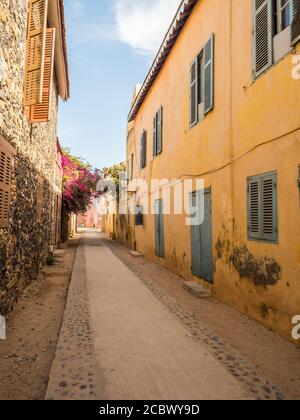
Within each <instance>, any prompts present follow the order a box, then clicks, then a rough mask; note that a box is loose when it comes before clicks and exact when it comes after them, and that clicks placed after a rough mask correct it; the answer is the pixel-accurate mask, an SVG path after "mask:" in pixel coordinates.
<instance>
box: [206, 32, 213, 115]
mask: <svg viewBox="0 0 300 420" xmlns="http://www.w3.org/2000/svg"><path fill="white" fill-rule="evenodd" d="M214 40H215V36H214V34H212V35H211V37H210V39H209V41H208V42H207V44H206V45H205V47H204V113H205V114H207V113H208V112H209V111H211V110H212V109H213V107H214V49H215V47H214V44H215V41H214Z"/></svg>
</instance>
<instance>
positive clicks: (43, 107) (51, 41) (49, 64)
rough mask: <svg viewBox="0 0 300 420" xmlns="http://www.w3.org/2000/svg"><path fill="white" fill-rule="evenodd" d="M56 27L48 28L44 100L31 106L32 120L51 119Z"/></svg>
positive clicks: (46, 120) (42, 120)
mask: <svg viewBox="0 0 300 420" xmlns="http://www.w3.org/2000/svg"><path fill="white" fill-rule="evenodd" d="M54 48H55V28H52V29H47V35H46V47H45V58H44V78H43V95H42V102H41V103H40V104H35V105H32V106H31V113H30V121H31V122H36V123H38V122H39V123H41V122H48V121H49V111H50V94H51V85H52V77H53V66H54Z"/></svg>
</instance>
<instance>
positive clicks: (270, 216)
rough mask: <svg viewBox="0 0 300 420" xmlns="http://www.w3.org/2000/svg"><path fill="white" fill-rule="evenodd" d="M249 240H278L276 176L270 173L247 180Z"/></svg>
mask: <svg viewBox="0 0 300 420" xmlns="http://www.w3.org/2000/svg"><path fill="white" fill-rule="evenodd" d="M248 235H249V239H257V240H264V241H269V242H276V241H277V240H278V194H277V174H276V173H271V174H266V175H260V176H257V177H252V178H250V179H249V180H248Z"/></svg>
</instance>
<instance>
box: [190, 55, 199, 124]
mask: <svg viewBox="0 0 300 420" xmlns="http://www.w3.org/2000/svg"><path fill="white" fill-rule="evenodd" d="M197 122H198V58H196V59H195V60H194V61H193V63H192V64H191V67H190V126H193V125H195V124H196V123H197Z"/></svg>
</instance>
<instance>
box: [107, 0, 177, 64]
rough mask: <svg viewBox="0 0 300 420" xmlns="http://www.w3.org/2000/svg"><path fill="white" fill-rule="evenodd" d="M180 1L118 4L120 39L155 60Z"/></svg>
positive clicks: (129, 0) (121, 0) (121, 1)
mask: <svg viewBox="0 0 300 420" xmlns="http://www.w3.org/2000/svg"><path fill="white" fill-rule="evenodd" d="M179 4H180V0H138V1H136V0H115V20H116V31H117V37H118V39H119V40H120V41H122V42H124V43H126V44H128V45H130V46H131V47H132V48H133V49H134V51H135V52H137V53H138V54H140V55H144V56H154V54H155V53H156V52H157V51H158V48H159V46H160V44H161V42H162V40H163V37H164V35H165V33H166V32H167V30H168V28H169V25H170V23H171V21H172V18H173V17H174V15H175V12H176V10H177V8H178V6H179Z"/></svg>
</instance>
